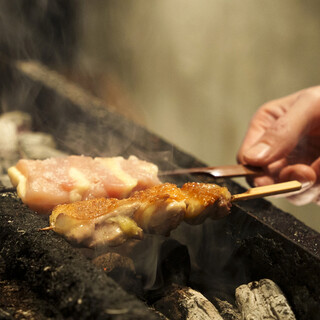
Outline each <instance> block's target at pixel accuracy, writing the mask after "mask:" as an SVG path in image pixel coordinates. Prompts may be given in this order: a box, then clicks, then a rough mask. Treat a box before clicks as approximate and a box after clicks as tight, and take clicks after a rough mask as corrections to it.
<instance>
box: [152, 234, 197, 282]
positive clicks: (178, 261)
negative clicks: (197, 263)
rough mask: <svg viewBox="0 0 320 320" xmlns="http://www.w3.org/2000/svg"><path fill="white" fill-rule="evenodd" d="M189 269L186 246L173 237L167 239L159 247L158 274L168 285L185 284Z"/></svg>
mask: <svg viewBox="0 0 320 320" xmlns="http://www.w3.org/2000/svg"><path fill="white" fill-rule="evenodd" d="M190 269H191V263H190V256H189V252H188V248H187V247H186V246H184V245H182V244H180V243H179V242H178V241H176V240H174V239H167V240H166V241H164V242H163V244H162V245H161V248H160V255H159V266H158V276H159V277H161V278H162V281H163V282H164V283H165V284H166V285H169V284H171V283H175V284H179V285H186V284H187V282H188V279H189V275H190Z"/></svg>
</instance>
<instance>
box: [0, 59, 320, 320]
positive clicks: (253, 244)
mask: <svg viewBox="0 0 320 320" xmlns="http://www.w3.org/2000/svg"><path fill="white" fill-rule="evenodd" d="M0 68H1V71H2V74H3V75H4V77H5V79H6V81H3V83H2V87H1V88H0V90H1V91H0V94H1V98H2V101H5V102H6V105H7V106H8V107H9V109H10V110H22V111H25V112H28V113H30V114H31V115H32V117H33V124H34V130H35V131H43V132H48V133H50V134H51V135H53V136H54V138H55V140H56V142H57V144H58V147H59V149H60V150H63V151H65V152H67V153H69V154H85V155H90V156H117V155H122V156H124V157H127V156H129V155H131V154H134V155H136V156H138V157H140V158H142V159H145V160H148V161H151V162H154V163H156V164H157V165H158V166H159V168H160V169H161V170H169V169H173V168H177V167H194V166H205V164H204V163H202V162H201V161H199V160H197V159H195V158H194V157H193V156H191V155H188V154H186V153H185V152H183V151H182V150H179V148H177V147H176V146H173V145H172V144H170V143H169V142H167V141H164V140H163V139H161V138H159V137H158V136H156V135H155V134H153V133H152V132H150V131H148V130H147V129H145V128H143V127H141V126H139V125H137V124H135V123H133V122H132V121H130V120H129V119H127V118H126V117H124V116H122V115H120V114H117V113H116V112H114V111H112V110H110V109H108V108H106V107H105V106H104V105H103V104H102V103H101V102H100V101H98V100H96V99H95V98H94V97H91V96H89V95H88V94H86V93H85V92H83V91H82V90H80V89H79V88H77V87H75V86H74V85H72V84H70V83H68V82H66V81H65V80H64V79H62V78H61V77H60V76H59V75H57V74H55V73H53V72H52V71H50V70H48V69H46V68H44V67H43V66H41V65H39V64H37V63H33V62H21V61H20V62H19V61H16V62H10V63H8V62H2V63H1V65H0ZM6 111H7V110H6ZM191 179H192V180H194V181H199V182H214V183H218V184H220V185H224V186H227V187H228V188H229V190H230V191H231V193H233V194H236V193H240V192H241V191H243V190H242V187H241V186H239V185H238V184H237V183H235V182H233V181H232V180H228V179H219V180H215V179H213V178H212V177H207V176H201V175H195V176H192V177H191V176H187V175H185V176H181V177H171V178H170V180H169V179H168V181H170V182H173V183H176V184H177V185H181V184H182V183H184V182H187V181H190V180H191ZM0 196H1V201H0V243H1V248H2V249H1V251H0V255H1V281H9V283H10V284H11V285H12V284H13V283H14V284H15V285H16V286H18V287H19V288H20V290H25V292H30V296H32V297H33V298H32V299H30V301H27V302H26V303H29V305H30V306H31V305H32V306H33V308H34V309H35V310H38V312H39V313H38V314H39V315H42V316H43V318H48V317H51V318H59V317H74V318H83V319H85V318H101V319H105V318H112V319H160V318H164V316H163V315H161V314H159V313H157V312H156V311H155V310H154V309H155V308H154V306H156V305H157V304H156V303H157V301H159V300H161V298H162V297H163V296H165V295H166V294H167V292H168V291H170V289H169V288H172V284H178V285H188V286H190V287H192V288H193V289H195V290H198V291H199V292H201V293H202V294H203V295H204V296H205V297H207V298H208V299H209V300H210V301H215V299H221V300H226V301H229V302H230V303H231V304H234V291H235V288H236V287H237V286H239V285H241V284H243V283H248V282H250V281H256V280H259V279H263V278H268V279H271V280H273V281H274V282H275V283H276V284H278V286H279V287H280V288H281V289H282V291H283V292H284V294H285V295H286V297H287V299H288V301H289V303H290V305H291V307H292V309H293V311H294V313H295V315H296V317H297V318H298V319H317V317H318V314H320V303H319V297H320V292H319V287H320V273H319V270H320V251H319V247H320V235H319V234H318V233H317V232H315V231H314V230H312V229H310V228H308V227H307V226H305V225H304V224H302V223H301V222H300V221H298V220H296V219H295V218H294V217H293V216H291V215H290V214H288V213H285V212H283V211H281V210H279V209H277V208H276V207H274V206H273V205H271V204H270V203H269V202H268V201H265V200H263V199H258V200H250V201H245V202H242V203H238V204H235V205H233V208H232V212H231V214H230V215H229V216H228V217H226V218H224V219H222V220H220V221H206V222H205V223H204V224H203V225H200V226H187V225H184V224H183V225H181V226H180V227H179V228H178V229H177V230H175V231H174V232H172V235H171V237H170V238H168V239H164V238H161V239H157V237H150V238H147V239H146V241H144V242H143V243H141V246H144V247H143V250H141V251H143V252H144V254H142V255H141V254H140V253H139V258H138V259H135V260H136V261H134V263H135V267H136V269H137V270H138V273H139V274H140V276H139V277H138V278H137V277H131V274H130V272H125V273H119V272H118V273H115V274H112V273H109V275H107V274H106V272H104V271H103V269H101V268H99V267H97V266H95V265H94V263H92V261H91V259H92V253H88V252H84V251H83V250H82V249H80V248H75V247H73V246H72V245H70V244H69V243H68V242H66V241H65V240H64V239H62V238H61V237H60V236H59V235H57V234H54V233H53V232H39V231H38V229H39V228H41V227H45V226H46V225H47V221H46V220H45V219H44V218H43V217H40V216H38V215H36V214H35V213H33V212H32V211H31V210H29V209H28V208H27V207H26V206H24V205H23V204H22V203H21V202H20V200H19V199H18V198H17V196H16V193H15V192H14V191H13V190H9V189H7V188H2V190H1V194H0ZM155 245H156V246H157V248H158V249H157V254H156V257H155V258H153V259H151V258H150V255H151V252H154V246H155ZM93 255H96V253H93ZM137 256H138V254H137ZM88 257H89V258H88ZM113 257H114V256H113ZM159 257H160V258H159ZM175 258H176V259H175ZM157 259H158V260H157ZM155 260H156V262H154V261H155ZM146 261H148V263H146ZM150 261H152V262H153V264H154V265H155V266H156V267H150V266H149V263H151V262H150ZM129 269H130V268H129ZM150 269H156V271H155V272H153V274H152V275H150V274H149V270H150ZM119 274H120V276H119ZM3 283H4V282H3ZM4 303H5V302H2V304H4ZM162 308H163V307H162ZM162 311H163V310H162ZM3 312H4V316H8V318H9V316H10V314H9V315H6V312H5V309H3ZM164 314H165V312H164ZM167 316H168V315H167Z"/></svg>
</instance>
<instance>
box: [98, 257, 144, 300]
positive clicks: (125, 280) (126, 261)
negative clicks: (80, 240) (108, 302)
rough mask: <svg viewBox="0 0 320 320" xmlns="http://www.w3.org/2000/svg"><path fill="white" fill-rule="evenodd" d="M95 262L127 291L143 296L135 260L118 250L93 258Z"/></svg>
mask: <svg viewBox="0 0 320 320" xmlns="http://www.w3.org/2000/svg"><path fill="white" fill-rule="evenodd" d="M93 263H94V264H95V265H96V266H98V267H100V268H101V269H103V270H104V271H105V272H106V273H107V275H108V276H110V277H111V278H113V279H114V280H115V281H116V282H117V283H118V284H120V285H121V286H122V287H123V288H124V289H125V290H126V291H128V292H132V293H134V294H136V295H137V296H142V283H141V281H140V279H138V278H137V275H136V271H135V267H134V264H133V261H132V260H131V259H130V258H128V257H125V256H122V255H120V254H118V253H116V252H108V253H105V254H103V255H101V256H99V257H97V258H95V259H94V260H93Z"/></svg>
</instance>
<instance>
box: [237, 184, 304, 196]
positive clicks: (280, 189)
mask: <svg viewBox="0 0 320 320" xmlns="http://www.w3.org/2000/svg"><path fill="white" fill-rule="evenodd" d="M301 186H302V185H301V183H300V182H299V181H296V180H293V181H288V182H283V183H276V184H271V185H269V186H263V187H256V188H251V189H248V190H247V191H246V192H244V193H240V194H235V195H233V196H232V198H231V201H238V200H249V199H255V198H262V197H267V196H272V195H275V194H281V193H287V192H292V191H297V190H300V189H301Z"/></svg>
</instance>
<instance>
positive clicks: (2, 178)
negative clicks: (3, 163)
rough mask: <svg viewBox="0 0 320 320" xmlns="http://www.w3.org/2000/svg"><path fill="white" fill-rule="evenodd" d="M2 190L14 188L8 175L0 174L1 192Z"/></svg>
mask: <svg viewBox="0 0 320 320" xmlns="http://www.w3.org/2000/svg"><path fill="white" fill-rule="evenodd" d="M2 188H5V189H8V188H13V186H12V183H11V181H10V178H9V176H8V175H7V174H0V190H1V189H2Z"/></svg>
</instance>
